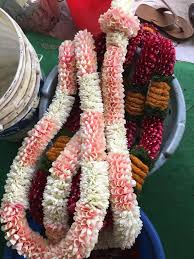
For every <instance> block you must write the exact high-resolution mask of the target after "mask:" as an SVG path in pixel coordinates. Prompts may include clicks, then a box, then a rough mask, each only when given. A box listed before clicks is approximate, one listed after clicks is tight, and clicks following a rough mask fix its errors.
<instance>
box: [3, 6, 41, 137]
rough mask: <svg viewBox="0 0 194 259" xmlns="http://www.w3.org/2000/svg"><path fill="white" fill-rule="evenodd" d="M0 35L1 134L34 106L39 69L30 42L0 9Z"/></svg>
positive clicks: (35, 104)
mask: <svg viewBox="0 0 194 259" xmlns="http://www.w3.org/2000/svg"><path fill="white" fill-rule="evenodd" d="M0 38H1V41H0V82H1V84H0V109H1V114H0V130H1V133H0V138H1V135H2V136H3V132H4V131H5V130H6V132H7V130H9V128H12V127H13V126H14V125H16V124H17V125H18V123H20V121H22V120H23V119H24V118H26V117H27V116H28V117H30V116H32V114H31V113H34V112H35V110H36V109H37V107H38V104H39V88H40V80H41V70H40V64H39V61H38V57H37V54H36V52H35V50H34V49H33V47H32V45H31V44H30V42H29V41H28V39H27V38H26V36H25V35H24V33H23V32H22V30H21V28H20V27H19V25H18V24H17V23H16V22H15V21H14V20H13V19H12V18H11V17H10V16H9V15H8V14H7V13H6V12H5V11H4V10H2V9H0ZM6 42H7V44H6ZM1 57H2V59H1ZM11 132H12V131H11Z"/></svg>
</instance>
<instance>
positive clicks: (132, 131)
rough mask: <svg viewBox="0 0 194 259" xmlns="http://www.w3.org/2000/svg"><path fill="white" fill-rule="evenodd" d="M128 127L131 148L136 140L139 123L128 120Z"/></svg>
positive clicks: (128, 140)
mask: <svg viewBox="0 0 194 259" xmlns="http://www.w3.org/2000/svg"><path fill="white" fill-rule="evenodd" d="M126 129H127V142H128V148H129V149H130V148H131V147H132V145H133V144H134V141H135V136H136V133H137V123H136V122H135V121H129V122H127V123H126Z"/></svg>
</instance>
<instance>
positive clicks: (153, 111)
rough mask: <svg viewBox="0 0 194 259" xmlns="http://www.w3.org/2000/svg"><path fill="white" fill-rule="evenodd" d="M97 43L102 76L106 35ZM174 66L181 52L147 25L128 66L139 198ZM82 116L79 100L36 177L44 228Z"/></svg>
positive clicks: (74, 197) (36, 203)
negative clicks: (53, 184)
mask: <svg viewBox="0 0 194 259" xmlns="http://www.w3.org/2000/svg"><path fill="white" fill-rule="evenodd" d="M95 43H96V50H97V55H98V69H99V71H100V70H101V64H102V62H103V57H104V53H105V50H106V39H105V34H101V35H99V36H98V37H96V39H95ZM137 53H138V54H137ZM132 63H133V64H134V63H135V69H134V71H133V73H132V75H131V73H129V71H130V69H131V64H132ZM174 64H175V50H174V47H173V44H172V42H171V41H170V40H168V39H166V38H164V37H162V36H161V35H160V34H159V32H158V31H157V30H156V29H155V28H154V27H153V26H152V25H148V24H142V25H141V29H140V30H139V32H138V35H137V36H136V37H135V38H132V39H131V40H130V41H129V45H128V50H127V55H126V60H125V64H124V68H125V72H124V81H125V90H126V99H125V110H126V121H127V123H126V128H127V138H128V148H129V150H130V158H131V162H132V173H133V178H134V180H135V181H136V190H137V191H138V192H140V191H141V190H142V185H143V183H144V180H145V178H146V177H147V175H148V173H149V171H150V170H151V169H152V166H153V165H154V162H155V160H156V159H157V157H158V155H159V152H160V147H161V143H162V137H163V128H164V119H165V116H166V114H167V110H168V103H169V98H170V83H171V80H172V78H173V77H172V74H173V69H174ZM80 112H81V111H80V109H79V100H78V99H77V100H76V102H75V104H74V107H73V110H72V112H71V114H70V117H69V119H68V121H67V122H66V124H65V125H64V127H63V129H62V130H61V131H60V133H59V134H58V136H57V137H56V138H55V140H54V141H53V143H52V145H51V147H49V148H48V149H47V151H46V153H45V155H44V157H43V159H42V160H41V163H40V166H39V169H38V170H37V172H36V174H35V175H34V179H33V181H32V185H31V190H30V193H29V200H30V213H31V215H32V217H33V218H34V219H35V220H36V221H37V222H38V223H39V224H41V225H43V211H42V199H43V192H44V188H45V185H46V179H47V176H48V174H49V173H48V172H49V167H50V166H51V163H52V162H53V161H55V160H56V159H57V157H58V156H59V155H60V152H61V151H62V150H63V149H64V147H65V146H66V144H67V143H68V141H69V140H70V138H71V137H72V134H74V133H75V132H76V131H78V129H79V119H80ZM79 183H80V173H78V174H77V175H76V176H74V178H73V182H72V186H71V192H70V197H69V200H68V213H69V215H71V221H72V220H73V214H74V212H75V205H76V202H77V201H78V200H79V197H80V189H79ZM110 225H112V213H111V210H110V209H109V210H108V213H107V216H106V218H105V221H104V228H106V227H109V226H110ZM133 255H134V257H135V255H136V253H135V252H133ZM98 258H100V257H99V255H98Z"/></svg>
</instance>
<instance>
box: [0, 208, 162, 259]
mask: <svg viewBox="0 0 194 259" xmlns="http://www.w3.org/2000/svg"><path fill="white" fill-rule="evenodd" d="M141 219H142V221H143V229H142V232H141V234H140V235H139V237H138V239H137V241H136V242H137V245H138V250H139V253H140V258H139V259H165V254H164V249H163V246H162V243H161V241H160V238H159V236H158V233H157V232H156V230H155V228H154V226H153V225H152V223H151V222H150V220H149V219H148V217H147V216H146V215H145V213H144V212H143V211H142V210H141ZM29 223H30V226H31V228H32V229H33V230H34V231H38V232H42V230H41V228H40V227H39V226H38V225H37V224H35V223H34V222H33V220H32V219H31V218H30V217H29ZM23 258H24V257H23V256H19V255H18V254H17V252H16V250H12V249H11V248H10V247H6V248H5V250H4V256H3V259H23Z"/></svg>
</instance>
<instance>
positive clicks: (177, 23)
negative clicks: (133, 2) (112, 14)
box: [136, 1, 194, 40]
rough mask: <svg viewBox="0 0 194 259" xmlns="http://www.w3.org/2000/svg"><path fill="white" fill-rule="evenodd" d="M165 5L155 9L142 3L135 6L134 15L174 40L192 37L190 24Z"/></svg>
mask: <svg viewBox="0 0 194 259" xmlns="http://www.w3.org/2000/svg"><path fill="white" fill-rule="evenodd" d="M163 2H164V1H163ZM164 3H165V2H164ZM165 4H166V3H165ZM166 5H167V4H166ZM167 7H168V8H163V7H162V8H158V9H155V8H153V7H151V6H148V5H145V4H142V5H140V6H139V7H138V8H137V10H136V15H137V16H138V17H139V18H140V19H142V20H144V21H147V22H151V23H153V24H154V25H156V26H157V27H159V28H160V29H161V30H163V31H164V32H165V33H166V34H168V35H169V36H170V37H172V38H174V39H176V40H177V39H178V40H185V39H188V38H190V37H192V36H193V33H194V30H193V28H192V26H191V25H190V24H189V23H188V22H187V21H186V20H185V19H183V18H182V17H180V16H177V15H176V14H175V13H174V12H173V11H172V10H171V8H170V7H169V6H168V5H167ZM167 12H168V13H167Z"/></svg>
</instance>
